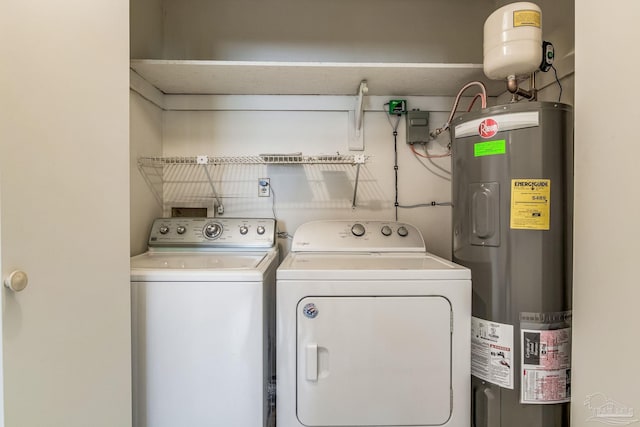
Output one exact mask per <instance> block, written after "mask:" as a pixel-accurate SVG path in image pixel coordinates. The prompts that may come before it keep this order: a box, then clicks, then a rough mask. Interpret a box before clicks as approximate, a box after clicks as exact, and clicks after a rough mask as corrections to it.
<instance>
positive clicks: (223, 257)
mask: <svg viewBox="0 0 640 427" xmlns="http://www.w3.org/2000/svg"><path fill="white" fill-rule="evenodd" d="M276 260H277V251H276V250H271V251H268V252H146V253H144V254H141V255H137V256H134V257H132V258H131V280H132V281H150V280H157V281H181V280H189V281H205V280H216V281H220V280H231V281H240V280H261V279H262V277H263V275H264V272H265V271H266V270H267V268H269V266H271V265H272V264H274V263H275V261H276Z"/></svg>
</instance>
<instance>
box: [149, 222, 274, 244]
mask: <svg viewBox="0 0 640 427" xmlns="http://www.w3.org/2000/svg"><path fill="white" fill-rule="evenodd" d="M275 242H276V221H275V219H272V218H158V219H156V220H155V221H154V222H153V226H152V227H151V233H149V247H186V248H188V247H193V248H197V247H208V248H270V247H273V246H274V245H275Z"/></svg>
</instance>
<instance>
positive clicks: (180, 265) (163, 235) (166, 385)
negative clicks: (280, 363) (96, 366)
mask: <svg viewBox="0 0 640 427" xmlns="http://www.w3.org/2000/svg"><path fill="white" fill-rule="evenodd" d="M275 236H276V232H275V220H273V219H238V218H215V219H213V218H161V219H157V220H156V221H155V222H154V224H153V227H152V230H151V233H150V236H149V251H148V252H146V253H144V254H142V255H138V256H135V257H133V258H131V296H132V345H133V413H134V426H135V427H176V426H189V427H197V426H225V427H265V426H270V425H272V422H273V418H274V417H273V416H272V415H273V404H274V402H273V398H274V395H273V394H274V393H273V380H272V377H273V376H274V375H275V373H274V368H275V340H274V335H275V333H274V332H275V311H274V310H275V309H274V304H275V271H276V267H277V262H278V252H277V249H276V248H275Z"/></svg>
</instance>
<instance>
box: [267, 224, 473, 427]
mask: <svg viewBox="0 0 640 427" xmlns="http://www.w3.org/2000/svg"><path fill="white" fill-rule="evenodd" d="M276 287H277V303H276V306H277V310H276V311H277V315H276V318H277V320H276V324H277V326H276V336H277V338H276V339H277V426H278V427H300V426H306V427H327V426H341V427H351V426H354V427H355V426H358V427H364V426H394V427H398V426H414V427H415V426H446V427H463V426H464V427H468V426H469V416H470V353H471V350H470V329H471V273H470V271H469V270H468V269H467V268H465V267H462V266H459V265H456V264H454V263H451V262H449V261H447V260H444V259H442V258H439V257H437V256H434V255H431V254H429V253H427V252H426V251H425V244H424V240H423V238H422V236H421V234H420V232H419V231H418V230H417V229H416V228H415V227H413V226H411V225H409V224H404V223H397V222H381V221H364V222H352V221H319V222H311V223H307V224H304V225H302V226H301V227H300V228H298V230H297V231H296V232H295V235H294V238H293V242H292V247H291V253H290V254H289V255H287V257H286V258H285V259H284V261H283V262H282V263H281V264H280V267H279V268H278V271H277V286H276Z"/></svg>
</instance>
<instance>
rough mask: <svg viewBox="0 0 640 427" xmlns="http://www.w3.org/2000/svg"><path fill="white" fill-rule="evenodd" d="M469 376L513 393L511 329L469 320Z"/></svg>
mask: <svg viewBox="0 0 640 427" xmlns="http://www.w3.org/2000/svg"><path fill="white" fill-rule="evenodd" d="M471 375H474V376H475V377H477V378H480V379H481V380H485V381H488V382H490V383H493V384H496V385H499V386H500V387H504V388H509V389H512V390H513V325H506V324H504V323H497V322H490V321H488V320H484V319H480V318H478V317H472V318H471Z"/></svg>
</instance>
